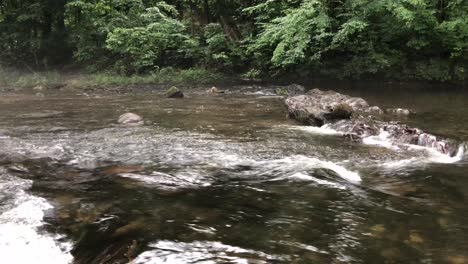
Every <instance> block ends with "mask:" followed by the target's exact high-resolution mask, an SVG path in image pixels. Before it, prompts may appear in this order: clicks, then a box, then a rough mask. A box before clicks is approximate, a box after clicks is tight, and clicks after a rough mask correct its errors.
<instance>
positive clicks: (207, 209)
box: [0, 87, 468, 264]
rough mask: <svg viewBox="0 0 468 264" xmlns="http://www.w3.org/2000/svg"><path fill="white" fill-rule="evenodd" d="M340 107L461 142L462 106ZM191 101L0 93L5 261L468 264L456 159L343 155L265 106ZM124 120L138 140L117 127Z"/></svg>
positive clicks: (321, 135)
mask: <svg viewBox="0 0 468 264" xmlns="http://www.w3.org/2000/svg"><path fill="white" fill-rule="evenodd" d="M321 88H327V87H321ZM227 89H228V90H236V89H238V88H233V87H228V88H227ZM338 91H340V92H343V93H346V94H350V95H352V96H360V97H363V98H364V99H366V100H368V101H369V102H370V103H371V104H372V105H379V106H381V107H382V108H386V107H402V108H410V109H411V110H413V111H415V114H412V115H410V116H400V117H398V116H393V117H386V118H391V119H392V120H397V121H400V122H403V123H406V124H409V125H411V126H413V127H418V128H421V129H423V130H424V131H427V132H430V133H433V134H436V135H439V136H442V137H447V138H452V139H455V140H457V141H459V142H468V93H467V92H465V91H462V90H459V89H440V88H438V89H428V88H426V89H421V88H418V89H416V88H407V87H396V88H395V87H393V88H392V87H390V88H389V87H366V88H360V89H358V88H353V89H350V88H341V89H338ZM186 95H187V96H186V98H184V99H167V98H164V96H163V95H162V94H161V93H158V92H154V93H152V92H148V91H147V92H139V93H134V94H115V93H90V94H86V93H77V92H60V91H50V92H45V94H44V95H39V96H38V95H35V94H30V93H13V92H9V93H3V94H2V95H1V96H0V253H1V256H2V260H3V261H6V260H8V261H6V262H8V263H48V264H50V263H158V264H159V263H171V264H172V263H203V264H207V263H210V264H211V263H453V264H460V263H468V225H467V223H468V204H467V200H468V157H467V155H466V154H465V151H464V148H463V144H462V145H461V148H460V151H459V153H458V154H457V155H456V156H455V157H449V156H446V155H443V154H441V153H438V152H436V151H434V150H431V149H428V148H421V147H418V148H416V147H414V146H408V145H398V144H394V143H391V142H387V141H386V140H385V138H379V137H374V138H368V139H365V140H364V142H353V141H349V140H347V139H345V138H344V137H343V136H342V135H340V134H339V133H337V132H336V131H333V130H330V129H327V128H325V127H323V128H315V127H305V126H300V125H297V124H296V123H294V122H293V121H291V120H288V119H287V118H286V109H285V106H284V103H283V98H281V97H278V96H274V95H272V94H269V93H268V92H251V91H248V89H247V90H245V91H237V92H232V93H229V92H228V93H225V94H219V95H211V94H207V93H206V92H203V91H201V90H194V91H188V92H187V94H186ZM126 112H133V113H137V114H139V115H141V116H142V117H143V118H144V120H145V124H144V125H142V126H121V125H118V124H117V122H116V120H117V118H118V117H119V115H121V114H123V113H126Z"/></svg>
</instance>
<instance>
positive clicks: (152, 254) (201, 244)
mask: <svg viewBox="0 0 468 264" xmlns="http://www.w3.org/2000/svg"><path fill="white" fill-rule="evenodd" d="M149 246H150V247H151V248H154V249H153V250H150V251H146V252H143V253H141V254H140V255H139V256H138V257H137V258H136V259H135V260H134V263H136V264H143V263H145V264H185V263H200V264H216V263H236V264H247V263H259V264H260V263H265V264H266V263H270V261H272V260H283V261H284V260H286V259H285V258H284V257H281V256H274V255H268V254H266V253H263V252H261V251H255V250H249V249H243V248H240V247H234V246H229V245H225V244H223V243H221V242H215V241H194V242H191V243H184V242H174V241H159V242H157V243H154V244H151V245H149Z"/></svg>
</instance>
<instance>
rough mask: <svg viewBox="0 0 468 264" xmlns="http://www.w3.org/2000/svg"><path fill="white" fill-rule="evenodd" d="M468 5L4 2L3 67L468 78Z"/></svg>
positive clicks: (317, 0) (441, 1)
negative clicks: (68, 63) (72, 65)
mask: <svg viewBox="0 0 468 264" xmlns="http://www.w3.org/2000/svg"><path fill="white" fill-rule="evenodd" d="M466 14H468V2H467V1H466V0H450V1H448V0H340V1H335V0H333V1H332V0H266V1H261V0H252V1H241V0H166V1H163V0H55V1H52V0H24V1H19V0H9V1H0V49H1V52H0V60H2V61H3V63H6V64H16V65H17V66H21V67H28V68H35V67H48V66H49V65H53V64H57V63H60V62H62V61H64V60H66V59H67V58H69V57H70V56H71V54H72V53H73V58H74V62H76V63H80V64H82V65H84V66H87V67H88V68H90V69H91V70H93V71H102V70H110V71H114V72H117V73H120V74H124V75H132V74H135V73H152V72H158V70H159V69H160V68H166V67H175V68H179V69H190V68H193V67H201V68H206V69H212V70H216V71H221V72H225V73H226V72H227V73H238V74H240V75H241V76H244V77H246V78H258V77H260V76H281V75H288V74H293V75H294V76H306V77H307V76H318V75H320V76H330V77H333V78H336V77H338V78H366V77H375V76H377V77H384V78H396V79H425V80H434V81H464V80H466V79H467V78H468V75H467V74H468V69H466V68H467V65H468V16H467V15H466Z"/></svg>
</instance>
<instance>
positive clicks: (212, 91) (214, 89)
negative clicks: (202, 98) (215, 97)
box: [208, 86, 219, 94]
mask: <svg viewBox="0 0 468 264" xmlns="http://www.w3.org/2000/svg"><path fill="white" fill-rule="evenodd" d="M208 92H209V93H212V94H216V93H219V90H218V88H216V86H213V87H211V88H210V89H208Z"/></svg>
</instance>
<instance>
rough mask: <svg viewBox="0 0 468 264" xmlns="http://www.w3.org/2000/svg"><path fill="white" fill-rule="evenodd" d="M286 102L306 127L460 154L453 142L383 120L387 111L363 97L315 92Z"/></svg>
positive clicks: (405, 112) (402, 111)
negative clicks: (377, 137) (382, 117)
mask: <svg viewBox="0 0 468 264" xmlns="http://www.w3.org/2000/svg"><path fill="white" fill-rule="evenodd" d="M285 103H286V106H287V108H288V116H289V117H290V118H292V119H295V120H297V121H298V122H300V123H302V124H305V125H312V126H323V125H326V126H327V128H331V129H334V130H336V131H338V132H342V133H343V134H344V135H345V136H346V137H348V138H351V139H362V138H366V137H370V136H379V137H381V138H383V139H385V140H389V141H392V142H395V143H399V144H412V145H418V146H423V147H430V148H433V149H436V150H437V151H439V152H441V153H444V154H448V155H450V156H454V155H455V154H456V152H457V151H458V146H457V145H456V144H453V142H451V141H449V140H445V139H439V138H438V137H436V136H435V135H431V134H428V133H425V132H424V131H422V130H420V129H417V128H411V127H409V126H407V125H404V124H400V123H398V122H385V121H380V120H379V115H381V114H383V111H382V110H381V109H380V108H379V107H377V106H370V105H369V104H368V103H367V102H366V101H365V100H364V99H362V98H359V97H351V96H348V95H344V94H340V93H337V92H334V91H321V90H319V89H313V90H311V91H309V92H307V93H306V94H302V95H297V96H292V97H288V98H286V100H285ZM388 112H391V113H394V114H400V115H408V114H410V111H409V110H406V109H400V108H396V109H395V111H388Z"/></svg>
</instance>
